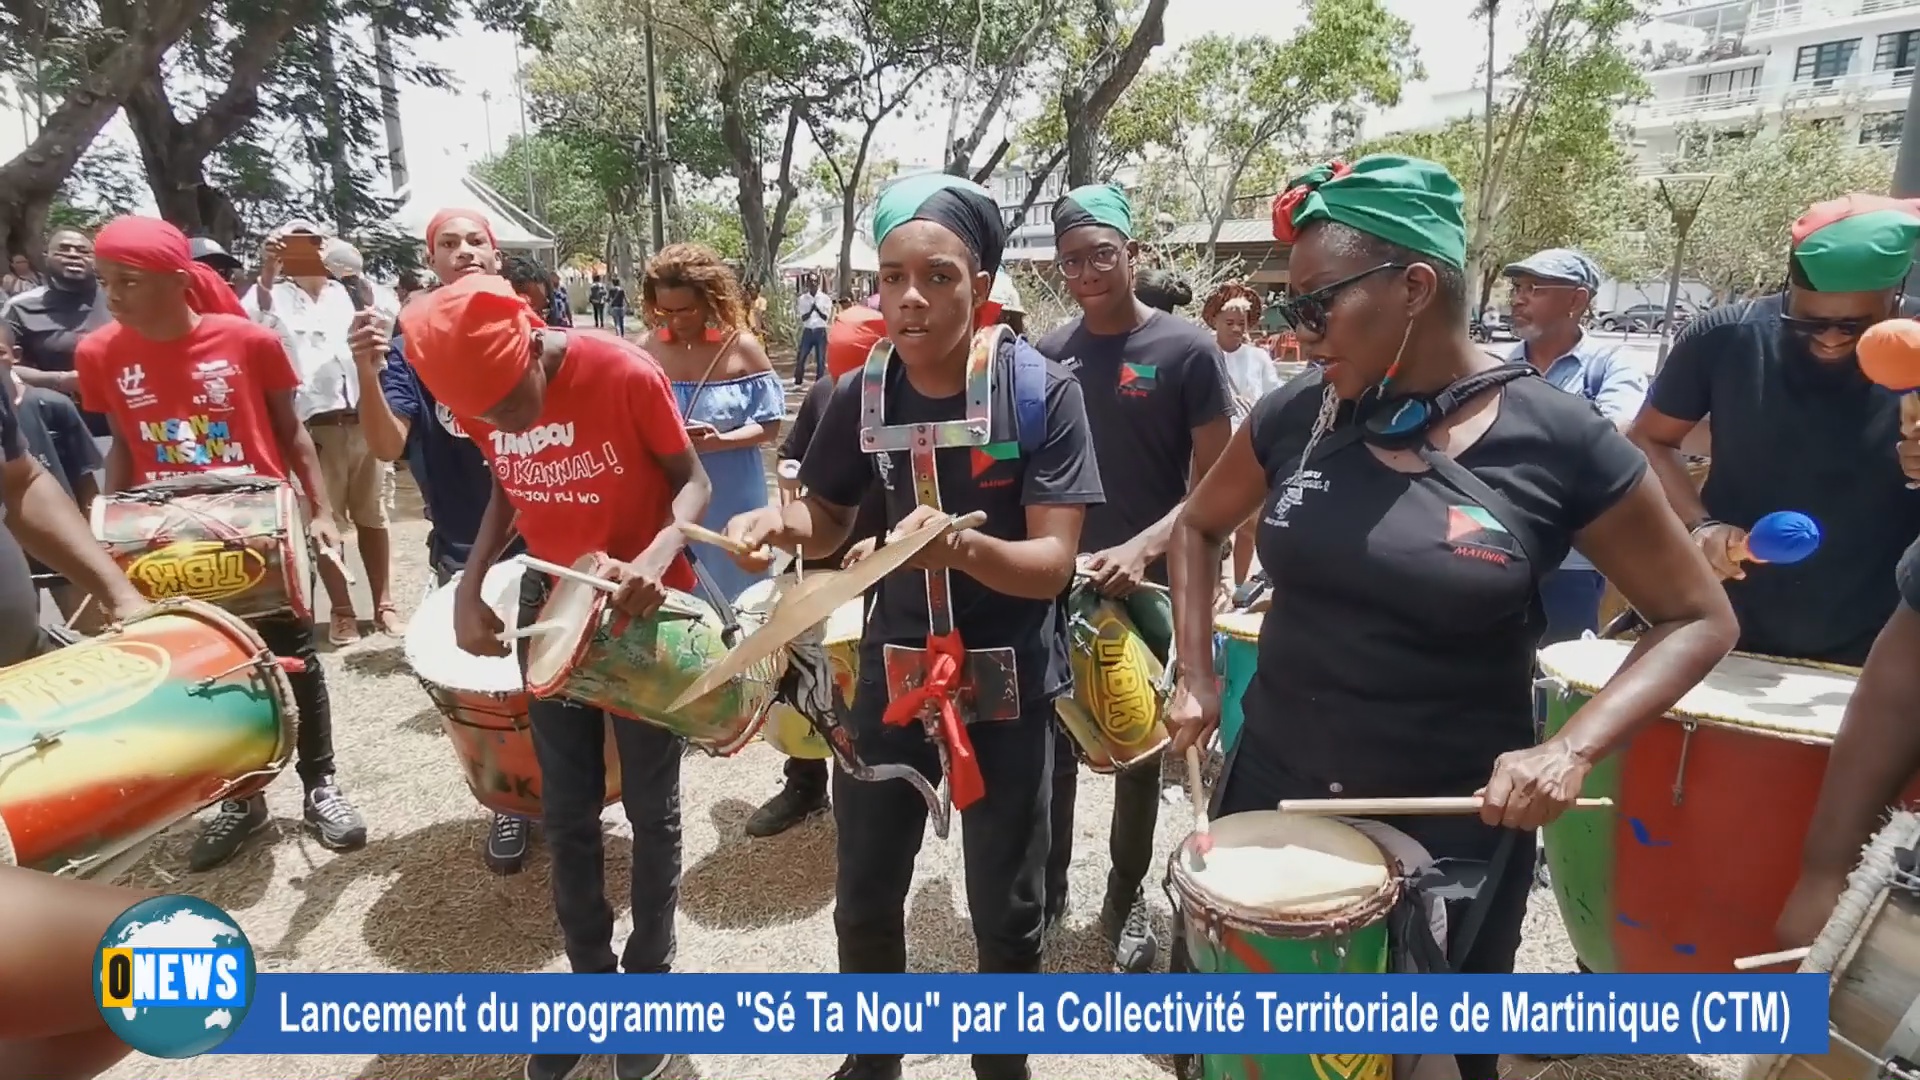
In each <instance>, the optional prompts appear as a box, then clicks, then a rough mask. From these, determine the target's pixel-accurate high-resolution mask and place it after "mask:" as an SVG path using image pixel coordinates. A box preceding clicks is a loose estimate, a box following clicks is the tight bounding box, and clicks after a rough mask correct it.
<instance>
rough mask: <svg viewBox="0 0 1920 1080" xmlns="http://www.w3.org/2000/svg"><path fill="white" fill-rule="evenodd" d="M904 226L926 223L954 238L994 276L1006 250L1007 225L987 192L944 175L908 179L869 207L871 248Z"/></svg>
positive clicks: (977, 185)
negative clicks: (910, 223)
mask: <svg viewBox="0 0 1920 1080" xmlns="http://www.w3.org/2000/svg"><path fill="white" fill-rule="evenodd" d="M909 221H931V222H933V223H935V224H937V225H940V226H941V227H943V228H945V229H947V230H948V231H949V232H951V233H953V234H954V235H955V236H958V237H959V238H960V239H961V241H962V242H963V243H965V244H966V245H967V249H968V250H969V251H972V252H973V257H974V258H975V259H977V260H978V261H979V263H980V269H982V270H985V271H986V272H987V273H989V274H991V273H995V272H997V271H998V270H999V269H1000V256H1001V255H1002V254H1004V253H1005V251H1006V247H1007V229H1006V225H1005V224H1003V223H1002V222H1001V220H1000V206H999V204H997V203H995V202H994V201H993V196H992V195H990V194H988V193H987V189H986V188H983V187H981V186H980V185H979V184H976V183H974V182H973V181H971V180H968V179H966V178H964V177H959V176H952V175H950V174H947V173H923V174H921V175H919V176H909V177H907V178H906V179H905V180H902V181H900V182H899V183H897V184H894V185H893V186H892V187H889V188H887V190H885V191H883V192H881V193H880V198H879V199H878V200H877V201H876V202H875V203H874V207H873V242H874V245H875V246H876V247H877V246H879V245H880V244H883V243H885V242H886V240H887V234H888V233H890V232H892V231H893V230H895V229H897V228H899V227H900V226H902V225H905V224H906V223H907V222H909Z"/></svg>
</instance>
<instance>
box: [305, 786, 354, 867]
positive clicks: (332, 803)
mask: <svg viewBox="0 0 1920 1080" xmlns="http://www.w3.org/2000/svg"><path fill="white" fill-rule="evenodd" d="M306 819H307V825H308V826H309V827H311V828H312V829H313V831H314V832H315V833H316V834H317V835H318V836H319V837H320V846H321V847H324V848H328V849H331V850H333V851H352V850H354V849H355V848H359V847H364V846H365V845H366V842H367V823H366V822H364V821H362V820H361V819H360V811H358V810H355V809H354V808H353V804H352V803H350V802H348V801H347V797H346V796H345V795H343V794H341V792H340V787H339V785H337V784H335V783H334V782H333V777H331V776H325V777H321V778H320V780H319V782H317V783H315V784H314V785H313V786H312V787H310V788H308V789H307V804H306Z"/></svg>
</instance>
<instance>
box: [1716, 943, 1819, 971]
mask: <svg viewBox="0 0 1920 1080" xmlns="http://www.w3.org/2000/svg"><path fill="white" fill-rule="evenodd" d="M1812 951H1813V950H1812V949H1810V948H1804V947H1803V948H1799V949H1782V950H1780V951H1779V952H1770V953H1761V954H1760V955H1758V956H1743V957H1741V958H1740V959H1738V960H1735V961H1734V962H1733V970H1735V971H1752V970H1753V969H1754V968H1763V967H1773V966H1774V965H1775V964H1797V963H1799V962H1800V961H1802V960H1805V959H1806V958H1807V954H1808V953H1811V952H1812Z"/></svg>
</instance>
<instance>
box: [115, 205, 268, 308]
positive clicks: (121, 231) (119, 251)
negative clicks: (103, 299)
mask: <svg viewBox="0 0 1920 1080" xmlns="http://www.w3.org/2000/svg"><path fill="white" fill-rule="evenodd" d="M93 254H94V257H95V258H98V259H104V260H106V261H107V262H114V263H119V264H120V265H122V266H130V267H132V268H133V269H135V270H149V271H152V272H154V273H160V274H186V275H187V306H188V307H190V308H192V309H193V310H194V311H196V312H198V313H199V314H202V315H238V316H239V317H240V318H243V319H244V318H246V317H247V312H246V309H245V308H243V307H241V306H240V301H239V299H238V298H237V297H235V296H234V295H233V289H232V288H231V287H229V286H228V285H227V282H226V280H225V279H224V278H222V277H221V276H220V274H219V273H218V272H217V271H215V270H214V269H213V268H212V267H210V266H204V265H202V264H200V263H197V262H194V261H193V248H192V246H191V245H190V244H188V243H187V237H186V234H185V233H182V232H181V231H180V230H179V229H176V228H174V227H173V226H172V225H169V224H167V223H166V222H164V221H161V220H160V219H159V218H150V217H134V216H132V215H129V216H126V217H117V218H114V219H113V220H112V221H110V222H108V223H107V226H106V228H104V229H101V230H100V235H98V236H96V237H94V238H93Z"/></svg>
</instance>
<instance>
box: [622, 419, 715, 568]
mask: <svg viewBox="0 0 1920 1080" xmlns="http://www.w3.org/2000/svg"><path fill="white" fill-rule="evenodd" d="M655 460H656V461H658V462H659V463H660V471H661V472H663V473H665V474H666V476H667V484H668V485H669V486H670V487H672V489H673V520H672V521H670V522H668V523H667V524H666V525H665V526H664V527H663V528H661V530H660V532H659V534H658V535H656V536H655V537H654V538H653V542H652V543H650V544H648V545H647V549H646V550H645V551H643V552H641V553H640V556H639V558H636V559H634V560H633V561H634V565H636V566H644V567H646V568H648V569H649V570H653V571H657V572H661V573H664V572H665V570H666V567H667V565H668V564H669V563H671V562H672V561H673V560H674V557H675V556H677V555H679V554H680V553H681V552H682V551H685V550H686V547H687V535H686V533H684V532H682V531H681V529H680V526H682V525H684V524H688V523H691V524H695V525H698V524H699V523H700V519H701V518H702V517H704V516H705V515H706V512H707V503H708V502H710V501H711V500H712V498H713V482H712V481H710V480H708V479H707V470H706V468H705V467H704V466H702V465H701V464H700V455H699V454H696V453H694V451H693V448H692V447H691V446H689V447H687V448H686V449H683V450H680V451H678V452H677V453H672V454H661V455H658V456H657V457H656V458H655Z"/></svg>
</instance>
